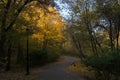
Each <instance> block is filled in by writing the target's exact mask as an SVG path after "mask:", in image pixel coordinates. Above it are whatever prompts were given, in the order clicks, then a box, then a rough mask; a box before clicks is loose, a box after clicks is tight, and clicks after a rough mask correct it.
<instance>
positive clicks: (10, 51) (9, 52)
mask: <svg viewBox="0 0 120 80" xmlns="http://www.w3.org/2000/svg"><path fill="white" fill-rule="evenodd" d="M11 49H12V43H11V42H10V45H9V48H8V51H7V55H8V56H7V64H6V71H9V70H10V69H11V55H12V50H11Z"/></svg>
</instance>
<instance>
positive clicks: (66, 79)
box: [39, 56, 85, 80]
mask: <svg viewBox="0 0 120 80" xmlns="http://www.w3.org/2000/svg"><path fill="white" fill-rule="evenodd" d="M77 60H78V59H77V58H74V57H67V56H65V59H64V60H62V61H60V62H56V63H54V64H50V65H47V66H44V67H42V68H41V70H40V76H39V77H40V80H85V79H84V78H83V77H82V76H80V75H78V74H76V73H72V72H69V71H68V70H67V67H68V66H70V65H71V64H72V63H73V62H75V61H77Z"/></svg>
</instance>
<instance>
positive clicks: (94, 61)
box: [84, 49, 120, 76]
mask: <svg viewBox="0 0 120 80" xmlns="http://www.w3.org/2000/svg"><path fill="white" fill-rule="evenodd" d="M84 63H85V64H86V65H87V66H90V67H92V68H93V69H94V70H96V71H99V72H101V71H102V72H104V73H109V74H112V75H116V76H118V75H120V50H117V49H114V50H113V51H110V50H107V51H105V54H99V56H96V55H92V56H91V57H89V58H87V59H86V60H85V61H84Z"/></svg>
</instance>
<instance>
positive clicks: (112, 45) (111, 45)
mask: <svg viewBox="0 0 120 80" xmlns="http://www.w3.org/2000/svg"><path fill="white" fill-rule="evenodd" d="M109 23H110V26H109V38H110V47H111V50H113V48H114V44H113V34H112V32H113V31H112V21H111V20H109Z"/></svg>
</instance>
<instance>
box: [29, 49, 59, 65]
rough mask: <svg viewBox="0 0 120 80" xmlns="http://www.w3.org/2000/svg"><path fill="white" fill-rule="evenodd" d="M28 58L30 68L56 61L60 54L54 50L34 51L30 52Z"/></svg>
mask: <svg viewBox="0 0 120 80" xmlns="http://www.w3.org/2000/svg"><path fill="white" fill-rule="evenodd" d="M30 55H31V57H30V61H31V66H36V65H40V66H41V65H45V64H46V63H50V62H53V61H55V60H57V59H58V57H59V56H60V54H59V53H58V52H57V51H56V49H52V48H50V49H46V50H36V51H34V52H32V53H31V54H30Z"/></svg>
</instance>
